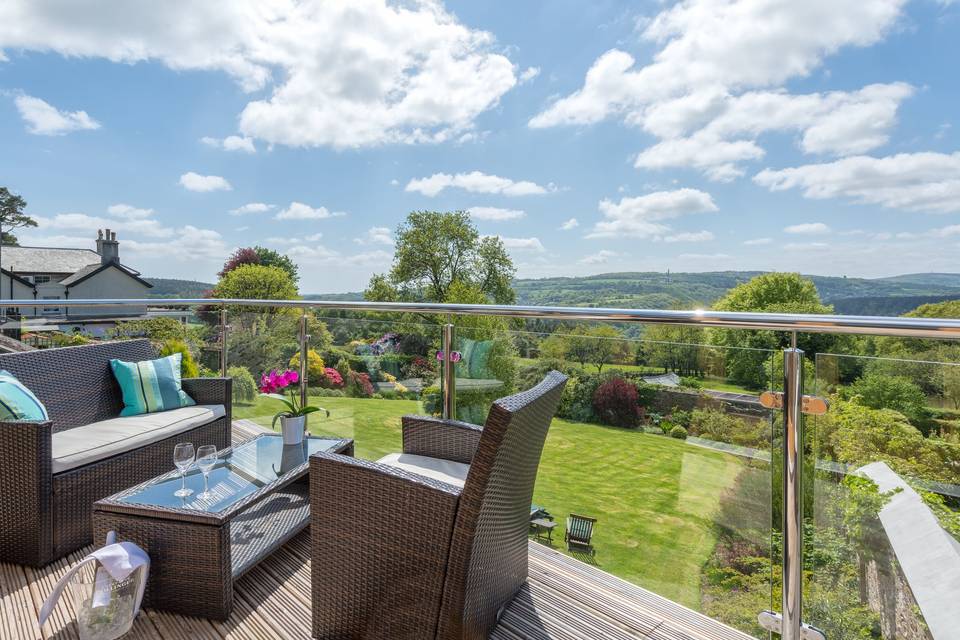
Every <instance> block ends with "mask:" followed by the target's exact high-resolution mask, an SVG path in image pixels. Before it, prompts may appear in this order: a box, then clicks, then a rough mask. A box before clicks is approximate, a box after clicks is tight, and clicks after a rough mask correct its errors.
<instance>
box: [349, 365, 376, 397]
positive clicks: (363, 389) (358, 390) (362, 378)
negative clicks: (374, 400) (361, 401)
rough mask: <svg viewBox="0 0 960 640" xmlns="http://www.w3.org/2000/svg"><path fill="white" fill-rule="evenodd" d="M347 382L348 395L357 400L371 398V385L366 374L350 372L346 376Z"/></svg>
mask: <svg viewBox="0 0 960 640" xmlns="http://www.w3.org/2000/svg"><path fill="white" fill-rule="evenodd" d="M347 379H348V380H349V392H350V395H352V396H354V397H357V398H370V397H372V396H373V393H374V391H373V383H372V382H370V376H369V375H367V374H366V373H359V372H357V371H351V372H350V373H349V374H347Z"/></svg>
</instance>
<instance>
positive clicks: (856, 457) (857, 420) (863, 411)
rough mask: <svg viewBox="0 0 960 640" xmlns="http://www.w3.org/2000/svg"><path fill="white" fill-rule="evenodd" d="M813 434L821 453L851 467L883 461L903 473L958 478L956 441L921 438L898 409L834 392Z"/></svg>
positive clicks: (952, 480)
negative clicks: (866, 404)
mask: <svg viewBox="0 0 960 640" xmlns="http://www.w3.org/2000/svg"><path fill="white" fill-rule="evenodd" d="M815 437H816V445H815V446H816V449H817V455H818V457H820V458H826V459H832V460H836V461H838V462H844V463H847V464H850V465H853V466H855V467H859V466H862V465H865V464H869V463H871V462H877V461H880V460H882V461H884V462H886V463H887V464H888V465H890V467H891V468H892V469H893V470H894V471H896V472H897V473H899V474H901V475H904V476H906V477H914V478H923V479H925V480H937V481H941V482H950V483H957V482H958V481H960V445H957V444H952V443H949V442H946V441H944V440H939V439H937V438H924V437H923V434H922V433H921V432H920V431H919V430H918V429H917V428H916V427H914V426H913V425H911V424H910V423H909V421H908V420H907V418H906V417H905V416H904V415H903V414H902V413H900V412H898V411H893V410H890V409H872V408H870V407H868V406H865V405H863V404H860V403H859V402H856V401H850V400H844V399H842V398H839V397H834V398H833V399H832V400H831V403H830V411H829V412H827V414H826V415H824V416H821V417H820V418H818V419H817V429H816V431H815Z"/></svg>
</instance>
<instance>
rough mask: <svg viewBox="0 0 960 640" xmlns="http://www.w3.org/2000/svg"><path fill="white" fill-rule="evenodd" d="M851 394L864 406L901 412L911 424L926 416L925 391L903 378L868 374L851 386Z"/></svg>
mask: <svg viewBox="0 0 960 640" xmlns="http://www.w3.org/2000/svg"><path fill="white" fill-rule="evenodd" d="M850 393H852V394H853V395H856V396H859V402H860V404H862V405H864V406H867V407H870V408H871V409H893V410H894V411H899V412H900V413H902V414H903V415H905V416H906V417H907V419H909V420H910V421H911V422H917V421H918V420H919V419H920V418H922V417H923V416H924V413H925V408H926V404H927V398H926V396H925V395H924V393H923V390H922V389H921V388H920V387H919V386H917V385H916V384H914V383H913V381H911V380H910V379H909V378H905V377H903V376H894V375H882V374H868V375H866V376H864V377H863V378H860V379H859V380H857V381H856V382H854V383H853V384H852V385H850Z"/></svg>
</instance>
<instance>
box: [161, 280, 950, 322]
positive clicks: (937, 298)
mask: <svg viewBox="0 0 960 640" xmlns="http://www.w3.org/2000/svg"><path fill="white" fill-rule="evenodd" d="M761 273H763V272H762V271H712V272H706V273H661V272H654V271H648V272H624V273H603V274H599V275H595V276H584V277H576V278H542V279H538V280H529V279H523V280H516V281H514V288H515V289H516V291H517V302H518V303H519V304H528V305H538V306H549V305H555V306H575V307H624V308H628V309H670V308H690V307H693V306H696V305H703V306H709V305H710V304H712V303H713V302H714V301H716V300H717V299H718V298H720V297H722V296H723V294H724V293H726V292H727V290H729V289H730V288H732V287H735V286H737V285H738V284H740V283H741V282H746V281H748V280H750V279H751V278H753V277H755V276H758V275H760V274H761ZM806 277H808V278H810V279H811V280H813V282H814V284H816V286H817V290H818V291H819V292H820V297H821V298H822V299H823V300H824V301H825V302H827V303H828V304H832V305H833V306H834V309H835V310H836V312H837V313H841V314H850V315H878V316H898V315H901V314H903V313H906V312H907V311H910V310H911V309H914V308H916V307H917V306H919V305H921V304H928V303H934V302H942V301H946V300H960V274H958V273H913V274H905V275H901V276H893V277H889V278H844V277H834V276H806ZM147 280H148V281H149V282H151V283H153V285H154V288H153V289H152V290H151V292H150V293H151V295H153V296H159V297H183V298H194V297H200V296H201V295H202V293H203V292H204V291H206V290H208V289H210V288H212V287H213V285H212V284H209V283H205V282H194V281H192V280H171V279H165V278H147ZM304 299H306V300H334V301H337V300H339V301H354V300H363V294H362V293H361V292H359V291H353V292H349V293H316V294H306V295H304Z"/></svg>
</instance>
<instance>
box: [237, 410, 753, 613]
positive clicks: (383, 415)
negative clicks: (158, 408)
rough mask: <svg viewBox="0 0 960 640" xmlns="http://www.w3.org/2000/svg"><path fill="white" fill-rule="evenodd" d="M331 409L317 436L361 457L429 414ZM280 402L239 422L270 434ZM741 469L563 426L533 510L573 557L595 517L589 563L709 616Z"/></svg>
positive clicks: (718, 457)
mask: <svg viewBox="0 0 960 640" xmlns="http://www.w3.org/2000/svg"><path fill="white" fill-rule="evenodd" d="M313 402H314V404H318V405H322V406H324V407H326V408H327V409H329V410H330V414H331V415H330V418H329V419H321V420H316V419H314V420H312V423H311V431H312V432H313V433H317V434H320V433H323V434H333V435H338V436H342V437H351V438H354V440H355V444H356V454H357V456H358V457H363V458H368V459H377V458H379V457H380V456H382V455H384V454H385V453H388V452H391V451H399V450H400V416H401V415H403V414H406V413H419V412H422V408H421V406H420V403H419V402H417V401H413V400H378V399H370V400H364V399H356V398H314V399H313ZM280 408H281V405H280V404H279V403H278V402H277V401H276V400H271V399H268V398H261V399H259V400H258V401H257V404H255V405H253V406H236V407H234V415H235V416H236V417H237V418H248V419H253V420H255V421H256V422H258V423H260V424H263V425H265V426H268V427H269V425H270V421H271V416H272V414H273V412H275V411H278V410H280ZM741 468H742V465H741V463H740V462H739V461H738V460H737V459H736V458H734V457H733V456H729V455H726V454H722V453H716V452H712V451H708V450H706V449H701V448H698V447H694V446H692V445H688V444H686V443H684V442H683V441H680V440H673V439H670V438H666V437H663V436H655V435H649V434H645V433H641V432H637V431H628V430H624V429H617V428H613V427H604V426H600V425H594V424H583V423H575V422H567V421H565V420H554V422H553V425H552V426H551V429H550V432H549V434H548V437H547V442H546V445H545V447H544V451H543V457H542V461H541V464H540V472H539V475H538V478H537V486H536V490H535V494H534V502H535V503H536V504H540V505H543V506H545V507H546V508H547V509H548V510H549V511H550V512H551V513H552V514H553V515H554V517H555V518H556V519H557V521H558V522H559V523H560V526H558V527H557V528H556V530H555V531H554V536H553V537H554V547H555V548H557V549H560V550H562V551H566V547H565V545H564V544H563V523H564V520H565V518H566V515H567V514H569V513H580V514H583V515H588V516H592V517H595V518H597V519H598V520H599V522H598V523H597V527H596V531H595V535H594V543H595V547H596V555H595V556H594V557H593V558H584V557H583V556H582V555H581V556H578V557H581V558H582V559H585V560H587V561H591V562H595V563H596V564H597V565H598V566H599V567H600V568H602V569H604V570H605V571H609V572H610V573H612V574H614V575H617V576H620V577H622V578H624V579H626V580H629V581H630V582H633V583H635V584H638V585H640V586H642V587H645V588H647V589H650V590H651V591H655V592H657V593H659V594H661V595H663V596H665V597H667V598H670V599H672V600H675V601H676V602H680V603H682V604H684V605H687V606H689V607H692V608H694V609H699V608H700V570H701V567H702V566H703V564H704V563H705V562H706V561H707V560H708V559H709V558H710V555H711V553H712V552H713V547H714V544H715V542H716V537H715V534H714V529H713V522H714V520H713V518H714V515H715V513H716V510H717V506H718V502H719V499H720V495H721V494H722V492H723V491H724V490H725V489H727V488H728V487H731V486H732V485H733V484H734V482H735V481H736V478H737V475H738V474H739V473H740V470H741Z"/></svg>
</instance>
